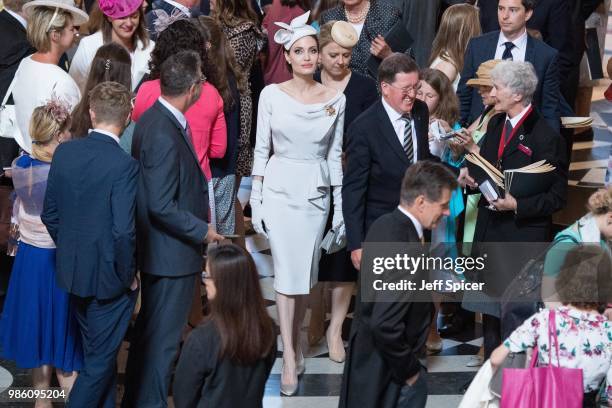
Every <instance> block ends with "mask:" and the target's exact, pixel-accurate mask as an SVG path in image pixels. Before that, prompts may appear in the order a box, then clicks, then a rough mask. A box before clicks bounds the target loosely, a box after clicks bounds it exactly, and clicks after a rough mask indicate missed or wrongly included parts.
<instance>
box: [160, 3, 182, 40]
mask: <svg viewBox="0 0 612 408" xmlns="http://www.w3.org/2000/svg"><path fill="white" fill-rule="evenodd" d="M152 13H153V15H154V16H155V17H154V20H153V31H154V32H155V34H157V35H158V36H159V34H161V32H162V31H164V30H165V29H166V28H168V27H169V26H170V24H172V23H174V22H175V21H178V20H183V19H185V18H187V16H186V15H185V14H184V13H183V12H182V11H180V10H179V9H174V10H172V13H170V14H168V13H166V12H165V11H164V10H162V9H156V10H153V11H152Z"/></svg>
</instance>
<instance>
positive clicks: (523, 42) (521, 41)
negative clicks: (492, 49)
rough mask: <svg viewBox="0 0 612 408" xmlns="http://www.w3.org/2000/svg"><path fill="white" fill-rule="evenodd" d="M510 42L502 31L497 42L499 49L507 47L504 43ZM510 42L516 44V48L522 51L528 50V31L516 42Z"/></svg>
mask: <svg viewBox="0 0 612 408" xmlns="http://www.w3.org/2000/svg"><path fill="white" fill-rule="evenodd" d="M508 41H510V40H509V39H508V38H506V36H505V35H504V33H503V31H500V32H499V40H497V47H505V46H504V43H506V42H508ZM510 42H511V43H512V44H514V46H515V47H516V48H518V49H520V50H523V49H526V48H527V29H525V31H523V34H521V35H520V36H519V37H518V38H517V39H516V40H514V41H510Z"/></svg>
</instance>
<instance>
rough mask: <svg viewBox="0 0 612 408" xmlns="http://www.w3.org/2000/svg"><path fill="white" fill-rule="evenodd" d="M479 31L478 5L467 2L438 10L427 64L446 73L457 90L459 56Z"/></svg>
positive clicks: (461, 63) (461, 64)
mask: <svg viewBox="0 0 612 408" xmlns="http://www.w3.org/2000/svg"><path fill="white" fill-rule="evenodd" d="M479 35H480V21H479V17H478V9H477V8H476V7H474V6H472V5H470V4H455V5H452V6H450V7H449V8H447V9H446V11H444V14H442V20H441V21H440V27H439V28H438V33H437V34H436V38H435V39H434V42H433V46H432V50H431V57H430V58H429V67H430V68H435V69H437V70H440V71H442V72H444V73H445V74H446V76H447V77H448V79H450V81H451V83H452V84H453V89H454V90H455V91H457V86H458V85H459V79H460V77H461V71H462V70H463V56H464V54H465V49H466V48H467V44H468V42H469V41H470V39H471V38H473V37H477V36H479Z"/></svg>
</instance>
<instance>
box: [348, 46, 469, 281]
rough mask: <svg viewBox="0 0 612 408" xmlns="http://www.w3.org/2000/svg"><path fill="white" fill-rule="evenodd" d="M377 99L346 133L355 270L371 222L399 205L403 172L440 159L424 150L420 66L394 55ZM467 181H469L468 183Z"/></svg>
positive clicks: (382, 70)
mask: <svg viewBox="0 0 612 408" xmlns="http://www.w3.org/2000/svg"><path fill="white" fill-rule="evenodd" d="M378 82H379V85H380V89H381V93H382V98H381V100H380V101H378V102H377V103H375V104H374V105H372V107H370V108H369V109H368V110H366V111H365V112H363V113H362V114H361V115H360V116H359V117H358V118H357V119H356V120H355V121H354V122H353V123H352V124H351V126H350V127H349V129H348V132H347V151H346V158H347V168H346V171H345V173H344V180H343V186H342V204H343V214H344V222H345V225H346V234H347V249H348V250H349V251H351V261H352V262H353V265H354V266H355V268H357V269H359V264H360V262H361V242H362V241H363V240H364V238H365V236H366V233H367V232H368V229H369V227H370V225H371V224H372V222H374V220H376V219H377V218H378V217H380V216H381V215H383V214H386V213H388V212H391V211H393V209H394V208H395V207H397V205H398V204H399V193H400V187H401V183H402V178H403V176H404V173H405V172H406V169H407V168H408V167H409V166H410V165H412V164H414V163H416V162H417V161H421V160H436V161H439V159H438V158H437V157H435V156H433V155H432V154H431V152H430V151H429V140H428V126H429V112H428V110H427V105H426V104H425V103H424V102H421V101H419V100H418V99H417V98H416V94H417V91H418V88H419V67H418V65H417V64H416V62H414V60H413V59H411V58H410V57H409V56H407V55H405V54H401V53H394V54H392V55H391V56H389V57H387V58H386V59H385V60H383V62H382V63H381V64H380V67H379V69H378ZM463 179H464V177H462V178H460V180H459V181H460V182H463V183H464V184H465V182H466V181H468V180H463ZM470 181H471V180H470Z"/></svg>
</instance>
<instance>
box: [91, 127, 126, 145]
mask: <svg viewBox="0 0 612 408" xmlns="http://www.w3.org/2000/svg"><path fill="white" fill-rule="evenodd" d="M91 132H96V133H100V134H102V135H106V136H108V137H110V138H111V139H113V140H114V141H115V142H117V144H119V137H117V135H116V134H114V133H112V132H109V131H107V130H102V129H89V133H91Z"/></svg>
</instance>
